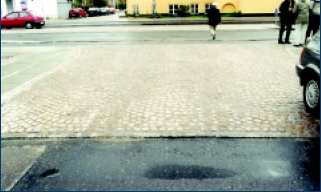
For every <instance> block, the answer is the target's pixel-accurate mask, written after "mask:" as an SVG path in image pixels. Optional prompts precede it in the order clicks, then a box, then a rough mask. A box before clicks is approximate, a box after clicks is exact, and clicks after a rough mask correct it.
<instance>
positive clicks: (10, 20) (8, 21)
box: [1, 12, 19, 27]
mask: <svg viewBox="0 0 321 192" xmlns="http://www.w3.org/2000/svg"><path fill="white" fill-rule="evenodd" d="M18 16H19V14H18V13H17V12H13V13H9V14H8V15H7V16H5V17H4V18H3V19H2V21H1V24H2V26H4V27H15V26H16V22H17V19H18Z"/></svg>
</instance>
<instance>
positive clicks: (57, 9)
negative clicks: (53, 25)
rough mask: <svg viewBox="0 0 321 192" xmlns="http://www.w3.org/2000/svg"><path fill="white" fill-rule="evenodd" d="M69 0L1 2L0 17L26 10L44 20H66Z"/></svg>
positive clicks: (10, 0)
mask: <svg viewBox="0 0 321 192" xmlns="http://www.w3.org/2000/svg"><path fill="white" fill-rule="evenodd" d="M70 8H71V1H69V0H1V17H2V16H4V15H6V14H8V13H9V12H12V11H21V10H28V11H31V12H32V13H33V14H35V15H37V16H42V17H45V18H67V17H68V11H69V9H70Z"/></svg>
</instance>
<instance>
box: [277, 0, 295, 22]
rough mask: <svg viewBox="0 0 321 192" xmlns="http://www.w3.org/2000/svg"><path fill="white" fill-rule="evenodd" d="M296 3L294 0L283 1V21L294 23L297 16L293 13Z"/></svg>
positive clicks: (281, 14)
mask: <svg viewBox="0 0 321 192" xmlns="http://www.w3.org/2000/svg"><path fill="white" fill-rule="evenodd" d="M294 5H295V2H294V0H284V1H283V2H282V3H281V5H280V7H279V11H280V19H281V22H284V23H291V24H293V23H294V20H295V17H296V16H295V14H294V13H293V9H294ZM290 9H291V10H292V11H291V10H290Z"/></svg>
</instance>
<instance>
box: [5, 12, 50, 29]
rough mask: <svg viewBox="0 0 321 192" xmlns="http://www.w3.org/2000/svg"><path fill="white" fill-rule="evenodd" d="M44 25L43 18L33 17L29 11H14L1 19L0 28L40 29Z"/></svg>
mask: <svg viewBox="0 0 321 192" xmlns="http://www.w3.org/2000/svg"><path fill="white" fill-rule="evenodd" d="M44 25H45V20H44V18H43V17H39V16H35V15H33V14H32V13H31V12H29V11H15V12H11V13H9V14H8V15H6V16H4V17H2V18H1V27H2V28H12V27H25V28H26V29H32V28H34V27H35V28H37V29H40V28H41V27H42V26H44Z"/></svg>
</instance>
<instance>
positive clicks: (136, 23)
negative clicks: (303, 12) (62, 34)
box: [45, 20, 275, 28]
mask: <svg viewBox="0 0 321 192" xmlns="http://www.w3.org/2000/svg"><path fill="white" fill-rule="evenodd" d="M207 23H208V22H207V20H195V21H181V20H176V21H117V22H100V23H93V24H90V23H80V24H76V23H73V24H47V25H46V26H45V27H46V28H62V27H100V26H139V25H207ZM274 23H275V21H274V20H273V21H272V20H268V21H251V20H248V21H233V20H227V21H222V24H274Z"/></svg>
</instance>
